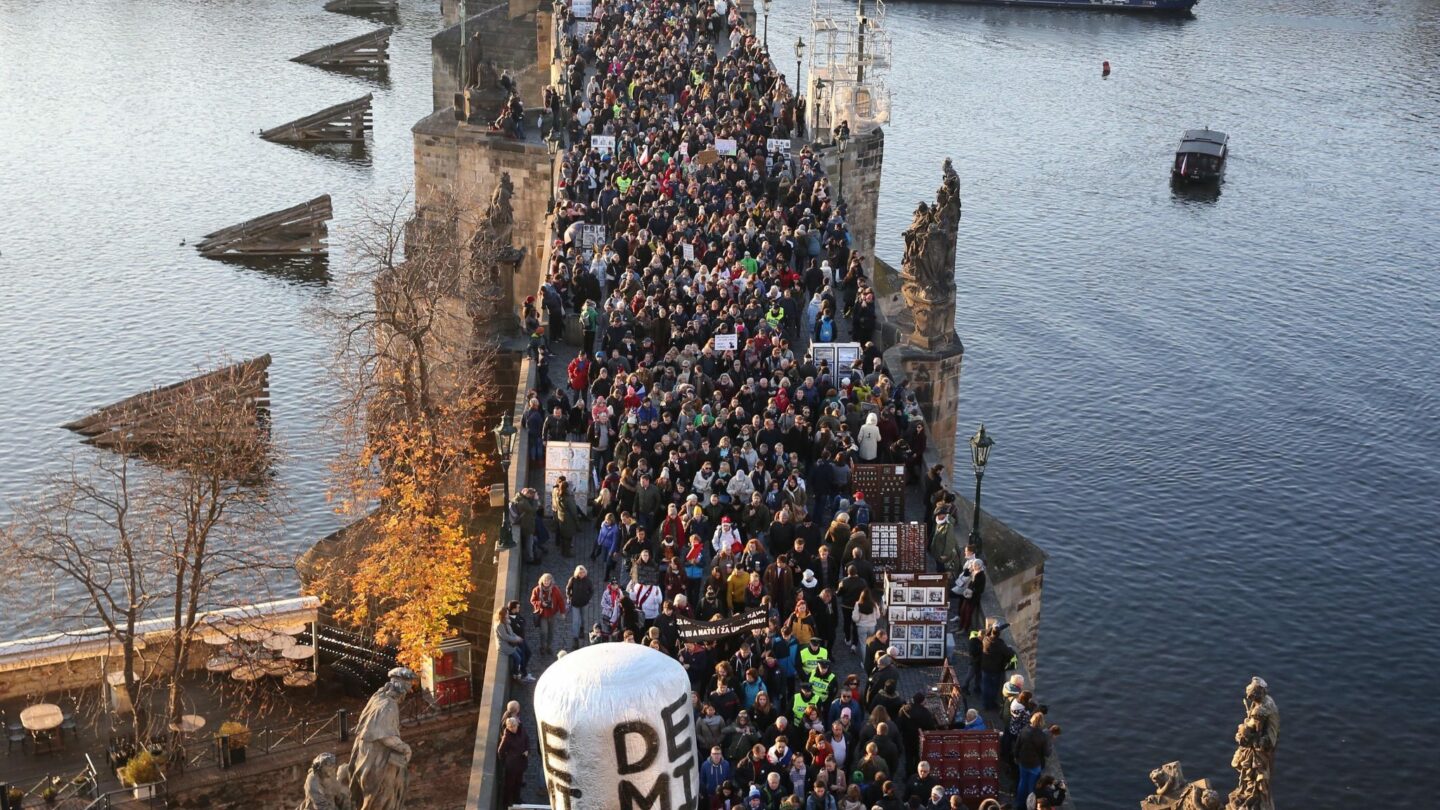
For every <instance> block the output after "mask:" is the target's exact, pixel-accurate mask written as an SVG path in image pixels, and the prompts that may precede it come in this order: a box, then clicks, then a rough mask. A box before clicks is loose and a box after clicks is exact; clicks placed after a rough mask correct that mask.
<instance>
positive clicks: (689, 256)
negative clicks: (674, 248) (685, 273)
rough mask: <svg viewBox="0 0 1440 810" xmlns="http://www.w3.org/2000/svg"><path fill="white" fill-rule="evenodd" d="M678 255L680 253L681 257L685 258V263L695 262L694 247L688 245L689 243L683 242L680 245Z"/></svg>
mask: <svg viewBox="0 0 1440 810" xmlns="http://www.w3.org/2000/svg"><path fill="white" fill-rule="evenodd" d="M680 253H681V255H683V256H684V257H685V261H687V262H693V261H695V246H694V245H692V244H690V243H689V242H683V243H681V245H680Z"/></svg>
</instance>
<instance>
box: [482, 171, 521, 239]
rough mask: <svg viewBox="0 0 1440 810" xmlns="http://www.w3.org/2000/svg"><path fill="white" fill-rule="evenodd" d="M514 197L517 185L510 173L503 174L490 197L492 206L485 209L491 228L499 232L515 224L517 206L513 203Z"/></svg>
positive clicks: (486, 218) (487, 221)
mask: <svg viewBox="0 0 1440 810" xmlns="http://www.w3.org/2000/svg"><path fill="white" fill-rule="evenodd" d="M514 197H515V183H514V182H513V181H511V180H510V173H509V172H501V173H500V180H499V182H497V183H496V184H495V191H494V192H493V193H492V194H491V195H490V206H489V207H488V208H486V209H485V221H486V223H488V224H489V225H490V227H491V228H494V229H495V230H497V231H498V230H500V229H502V228H504V227H505V226H507V225H511V224H513V223H514V222H515V206H514V204H513V203H512V202H511V200H512V199H513V198H514Z"/></svg>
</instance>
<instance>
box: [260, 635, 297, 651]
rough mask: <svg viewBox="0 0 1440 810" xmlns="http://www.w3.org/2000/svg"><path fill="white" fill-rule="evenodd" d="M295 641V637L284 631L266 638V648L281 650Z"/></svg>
mask: <svg viewBox="0 0 1440 810" xmlns="http://www.w3.org/2000/svg"><path fill="white" fill-rule="evenodd" d="M294 643H295V639H293V638H291V637H290V636H288V635H286V634H284V633H275V634H273V635H271V636H270V637H269V638H267V639H265V649H267V650H275V651H276V652H279V651H281V650H283V649H285V648H286V647H289V646H291V645H293V644H294Z"/></svg>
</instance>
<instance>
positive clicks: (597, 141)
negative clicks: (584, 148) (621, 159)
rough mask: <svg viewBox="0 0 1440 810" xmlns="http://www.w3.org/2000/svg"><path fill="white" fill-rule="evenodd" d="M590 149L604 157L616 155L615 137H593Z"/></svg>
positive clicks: (591, 137)
mask: <svg viewBox="0 0 1440 810" xmlns="http://www.w3.org/2000/svg"><path fill="white" fill-rule="evenodd" d="M590 148H591V149H594V150H595V151H597V152H599V153H600V154H602V155H613V154H615V136H614V135H591V136H590Z"/></svg>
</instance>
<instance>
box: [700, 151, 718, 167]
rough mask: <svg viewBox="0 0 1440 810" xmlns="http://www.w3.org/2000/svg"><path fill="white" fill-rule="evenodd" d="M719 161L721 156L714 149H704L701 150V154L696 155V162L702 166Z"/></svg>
mask: <svg viewBox="0 0 1440 810" xmlns="http://www.w3.org/2000/svg"><path fill="white" fill-rule="evenodd" d="M719 159H720V154H719V153H718V152H716V151H715V150H714V149H704V150H701V151H700V153H699V154H697V155H695V162H696V163H699V164H700V165H701V166H709V165H710V164H711V163H714V162H715V161H717V160H719Z"/></svg>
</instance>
